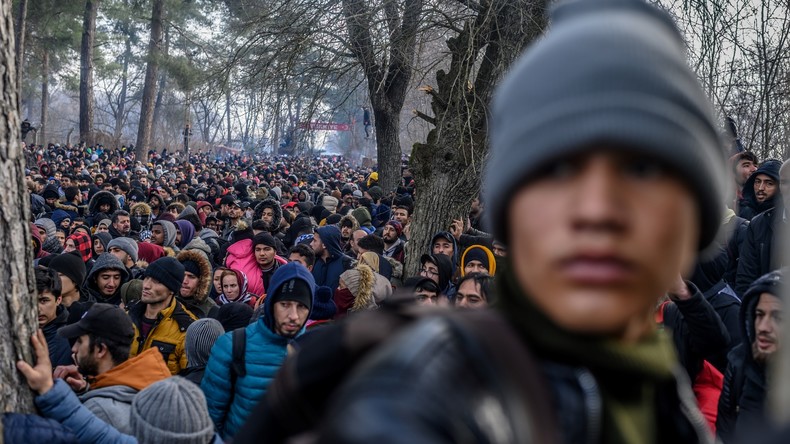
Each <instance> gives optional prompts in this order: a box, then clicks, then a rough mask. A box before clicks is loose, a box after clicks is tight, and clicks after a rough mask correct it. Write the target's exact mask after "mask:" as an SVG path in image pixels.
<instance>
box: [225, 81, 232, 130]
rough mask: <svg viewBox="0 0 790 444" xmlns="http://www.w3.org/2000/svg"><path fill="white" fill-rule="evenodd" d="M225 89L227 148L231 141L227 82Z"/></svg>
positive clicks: (228, 86)
mask: <svg viewBox="0 0 790 444" xmlns="http://www.w3.org/2000/svg"><path fill="white" fill-rule="evenodd" d="M227 88H228V89H227V91H225V123H226V125H227V128H228V140H227V144H228V146H230V141H231V140H232V139H231V134H230V128H231V125H230V81H228V85H227Z"/></svg>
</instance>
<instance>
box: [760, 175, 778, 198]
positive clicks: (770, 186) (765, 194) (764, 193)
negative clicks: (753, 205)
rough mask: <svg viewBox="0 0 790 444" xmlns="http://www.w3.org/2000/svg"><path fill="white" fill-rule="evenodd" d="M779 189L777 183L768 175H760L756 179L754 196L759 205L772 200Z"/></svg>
mask: <svg viewBox="0 0 790 444" xmlns="http://www.w3.org/2000/svg"><path fill="white" fill-rule="evenodd" d="M777 189H778V187H777V183H776V181H775V180H774V179H773V178H772V177H771V176H769V175H767V174H758V175H757V176H756V177H755V178H754V196H755V197H756V198H757V202H759V203H763V202H765V201H766V200H768V199H770V198H772V197H773V196H774V194H776V190H777Z"/></svg>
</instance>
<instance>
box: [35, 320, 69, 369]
mask: <svg viewBox="0 0 790 444" xmlns="http://www.w3.org/2000/svg"><path fill="white" fill-rule="evenodd" d="M68 319H69V311H68V309H66V307H64V306H63V305H58V308H57V311H56V312H55V319H53V320H51V321H49V324H47V325H45V326H44V327H43V328H42V329H41V330H43V331H44V337H45V338H46V340H47V347H49V360H50V361H51V362H52V367H53V368H55V367H57V366H59V365H71V364H73V363H74V362H73V360H72V359H71V344H69V340H68V339H66V338H64V337H62V336H59V335H58V329H59V328H60V327H63V326H65V325H66V324H67V322H68Z"/></svg>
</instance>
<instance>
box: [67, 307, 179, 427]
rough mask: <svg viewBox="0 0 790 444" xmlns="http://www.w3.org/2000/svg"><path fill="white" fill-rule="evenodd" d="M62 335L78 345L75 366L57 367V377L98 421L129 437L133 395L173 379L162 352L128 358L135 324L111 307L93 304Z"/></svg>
mask: <svg viewBox="0 0 790 444" xmlns="http://www.w3.org/2000/svg"><path fill="white" fill-rule="evenodd" d="M58 335H59V336H61V337H64V338H68V339H72V340H74V346H72V348H71V352H72V357H73V359H74V364H76V365H68V366H60V367H57V368H55V372H54V376H55V378H61V379H64V380H65V381H66V382H67V383H68V384H69V386H71V388H72V389H73V390H74V391H75V392H77V394H78V395H79V397H80V401H82V403H83V405H85V407H87V408H88V409H89V410H90V411H91V412H93V413H94V414H95V415H96V416H97V417H99V419H101V420H102V421H104V422H106V423H107V424H110V425H111V426H113V427H114V428H116V429H118V430H119V431H120V432H122V433H126V434H129V433H131V431H132V430H131V427H130V425H129V418H130V411H131V405H132V399H133V398H134V395H136V394H137V392H139V391H140V390H142V389H144V388H146V387H148V386H149V385H151V384H153V383H154V382H157V381H160V380H162V379H165V378H168V377H170V371H168V369H167V365H165V363H164V361H162V359H161V357H160V355H159V352H158V351H156V350H155V349H151V350H147V351H146V353H142V354H141V355H139V356H137V357H135V358H132V359H129V346H130V345H131V343H132V338H133V337H134V330H133V328H132V321H131V320H130V319H129V316H127V315H126V313H124V311H123V310H122V309H120V308H118V307H115V306H113V305H110V304H101V303H99V304H93V306H91V308H90V309H89V310H88V311H87V312H86V313H85V315H84V316H83V317H82V319H80V320H79V322H77V323H75V324H71V325H69V326H66V327H63V328H61V329H60V330H58Z"/></svg>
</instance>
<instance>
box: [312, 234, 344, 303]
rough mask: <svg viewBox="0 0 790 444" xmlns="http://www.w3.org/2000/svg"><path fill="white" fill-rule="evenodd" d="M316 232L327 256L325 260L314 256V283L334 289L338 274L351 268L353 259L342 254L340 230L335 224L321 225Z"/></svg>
mask: <svg viewBox="0 0 790 444" xmlns="http://www.w3.org/2000/svg"><path fill="white" fill-rule="evenodd" d="M316 233H317V234H318V237H319V238H320V239H321V242H323V244H324V248H326V249H327V250H328V251H329V258H328V259H327V260H326V262H324V260H323V259H321V258H318V257H316V258H315V265H313V277H314V278H315V283H316V285H318V286H319V287H329V288H331V289H332V291H334V290H336V289H337V285H338V283H339V282H340V275H341V274H343V272H345V271H346V270H348V269H349V268H351V263H352V262H353V259H352V258H350V257H348V256H346V255H345V254H343V249H342V248H340V230H339V229H338V228H337V227H336V226H334V225H327V226H325V227H321V228H319V229H317V230H316Z"/></svg>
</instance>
